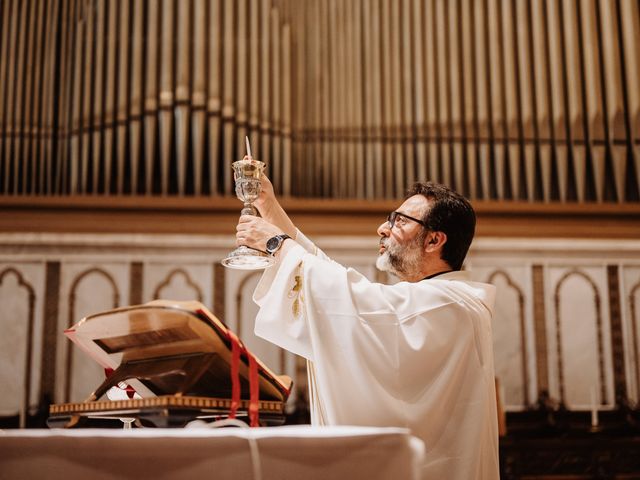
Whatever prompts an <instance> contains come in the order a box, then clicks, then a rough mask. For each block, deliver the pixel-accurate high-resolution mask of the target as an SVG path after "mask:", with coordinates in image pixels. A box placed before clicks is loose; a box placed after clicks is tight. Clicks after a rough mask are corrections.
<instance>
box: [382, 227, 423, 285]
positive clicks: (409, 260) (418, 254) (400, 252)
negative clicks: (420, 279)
mask: <svg viewBox="0 0 640 480" xmlns="http://www.w3.org/2000/svg"><path fill="white" fill-rule="evenodd" d="M386 240H387V241H386V242H383V245H384V247H385V251H384V253H382V255H380V256H379V257H378V258H377V259H376V268H377V269H378V270H380V271H382V272H389V273H391V274H393V275H395V276H396V277H398V278H401V279H404V278H409V277H414V276H416V275H417V274H418V273H419V272H420V268H421V266H422V259H423V256H424V253H423V251H422V244H423V242H424V235H423V234H420V235H418V236H417V237H416V238H415V239H413V240H412V241H411V242H410V243H409V244H408V245H405V246H403V245H398V244H390V243H389V242H388V239H386Z"/></svg>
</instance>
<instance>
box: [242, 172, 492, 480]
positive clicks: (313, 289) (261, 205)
mask: <svg viewBox="0 0 640 480" xmlns="http://www.w3.org/2000/svg"><path fill="white" fill-rule="evenodd" d="M262 180H263V182H262V183H263V191H262V193H261V196H260V199H259V200H258V201H257V202H256V206H257V208H258V209H259V211H260V214H261V215H262V218H259V217H253V216H242V217H241V218H240V221H239V223H238V226H237V235H236V240H237V243H238V244H239V245H248V246H250V247H253V248H257V249H260V250H263V251H267V252H269V253H270V254H272V255H274V256H275V257H276V259H277V263H276V265H275V266H273V267H271V268H269V269H267V270H266V271H265V272H264V274H263V276H262V278H261V280H260V282H259V284H258V286H257V288H256V291H255V293H254V301H255V302H256V303H257V304H258V305H259V307H260V311H259V313H258V316H257V318H256V327H255V333H256V335H258V336H260V337H262V338H265V339H266V340H269V341H271V342H273V343H275V344H277V345H279V346H281V347H282V348H285V349H287V350H289V351H291V352H293V353H295V354H297V355H301V356H303V357H304V358H306V359H307V360H308V375H309V388H310V401H311V417H312V423H313V424H314V425H369V426H394V427H407V428H409V429H411V431H412V433H413V434H414V435H416V436H417V437H419V438H421V439H422V440H423V441H424V443H425V447H426V461H425V463H424V466H423V478H425V479H458V480H470V479H485V480H489V479H497V478H499V468H498V427H497V414H496V396H495V384H494V369H493V350H492V340H491V317H492V315H493V306H494V297H495V289H494V287H493V286H491V285H487V284H484V283H478V282H473V281H471V280H470V279H469V274H468V273H467V272H465V271H462V270H461V269H462V264H463V261H464V259H465V256H466V254H467V251H468V249H469V246H470V244H471V241H472V239H473V235H474V231H475V222H476V220H475V213H474V211H473V208H472V207H471V205H470V203H469V202H468V201H467V200H466V199H465V198H464V197H462V196H461V195H459V194H457V193H455V192H454V191H452V190H450V189H448V188H447V187H445V186H443V185H439V184H434V183H417V184H415V185H414V186H413V187H412V188H411V189H410V190H409V191H408V193H407V196H406V199H405V200H404V202H403V203H402V204H401V205H400V206H399V207H398V208H397V210H395V211H393V212H391V213H390V214H389V216H388V218H387V219H386V221H384V222H383V223H382V224H381V225H380V226H379V227H378V231H377V232H378V235H379V237H380V250H379V256H378V258H377V263H376V265H377V267H378V268H379V269H381V270H384V271H388V272H391V273H392V274H394V275H396V276H397V277H398V278H399V279H400V280H401V281H400V282H398V283H396V284H394V285H384V284H380V283H375V282H371V281H370V280H368V279H367V278H366V277H365V276H363V275H362V274H360V273H359V272H357V271H356V270H354V269H352V268H347V267H344V266H342V265H340V264H339V263H336V262H334V261H332V260H331V259H330V258H329V257H327V256H326V255H325V254H324V253H323V252H322V251H321V250H320V249H318V248H317V247H316V246H315V245H314V244H313V243H312V242H311V241H310V240H309V239H308V238H307V237H305V236H304V235H303V234H302V233H301V232H300V231H299V230H298V229H297V228H296V227H295V225H294V224H293V222H292V221H291V219H290V218H289V217H288V215H287V214H286V212H285V211H284V210H283V208H282V207H281V205H280V204H279V202H278V201H277V199H276V197H275V195H274V192H273V187H272V185H271V183H270V182H269V180H268V179H267V178H266V177H263V179H262Z"/></svg>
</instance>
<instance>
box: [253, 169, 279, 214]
mask: <svg viewBox="0 0 640 480" xmlns="http://www.w3.org/2000/svg"><path fill="white" fill-rule="evenodd" d="M260 184H261V185H262V189H261V191H260V196H259V197H258V198H257V200H255V201H254V202H253V205H254V206H255V207H256V208H257V209H258V211H259V212H260V214H261V215H262V216H263V217H265V216H267V215H266V214H268V213H269V211H270V210H273V208H274V207H275V205H277V204H278V200H277V199H276V194H275V192H274V190H273V184H272V183H271V180H269V177H267V176H266V175H265V174H264V173H263V174H262V176H261V177H260Z"/></svg>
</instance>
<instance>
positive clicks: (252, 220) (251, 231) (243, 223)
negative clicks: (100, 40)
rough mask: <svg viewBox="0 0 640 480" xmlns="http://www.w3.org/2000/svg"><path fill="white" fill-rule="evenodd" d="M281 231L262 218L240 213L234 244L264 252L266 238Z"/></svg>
mask: <svg viewBox="0 0 640 480" xmlns="http://www.w3.org/2000/svg"><path fill="white" fill-rule="evenodd" d="M269 185H271V184H269ZM272 191H273V190H272ZM281 233H283V232H282V230H281V229H279V228H278V227H276V226H275V225H272V224H270V223H269V222H267V221H266V220H265V219H264V218H260V217H254V216H253V215H242V216H241V217H240V221H239V222H238V226H237V227H236V245H246V246H247V247H251V248H255V249H257V250H261V251H263V252H264V251H265V250H266V248H267V240H269V239H270V238H271V237H275V236H276V235H280V234H281Z"/></svg>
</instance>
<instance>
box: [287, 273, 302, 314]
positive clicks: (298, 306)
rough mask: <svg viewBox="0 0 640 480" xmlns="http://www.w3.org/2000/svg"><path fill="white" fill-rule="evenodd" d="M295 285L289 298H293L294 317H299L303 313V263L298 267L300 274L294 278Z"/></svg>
mask: <svg viewBox="0 0 640 480" xmlns="http://www.w3.org/2000/svg"><path fill="white" fill-rule="evenodd" d="M294 282H295V283H294V285H293V287H292V288H291V290H290V291H289V295H288V297H289V298H293V299H294V300H293V305H292V306H291V309H292V311H293V316H294V317H299V316H300V314H301V313H302V302H303V301H304V300H303V297H302V263H300V265H298V274H297V275H296V276H295V277H294Z"/></svg>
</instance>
